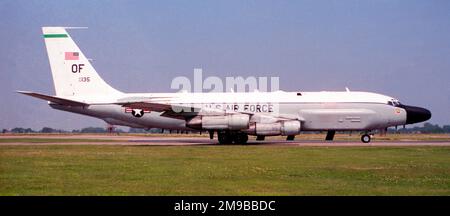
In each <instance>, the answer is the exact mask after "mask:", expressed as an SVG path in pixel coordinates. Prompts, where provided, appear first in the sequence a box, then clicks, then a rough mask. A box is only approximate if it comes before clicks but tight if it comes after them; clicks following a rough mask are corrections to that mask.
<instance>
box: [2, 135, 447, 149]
mask: <svg viewBox="0 0 450 216" xmlns="http://www.w3.org/2000/svg"><path fill="white" fill-rule="evenodd" d="M2 139H3V140H2ZM6 139H9V140H10V141H7V140H6ZM17 139H37V140H39V139H47V140H48V139H64V141H62V142H55V141H45V140H41V141H39V142H27V141H26V140H17ZM70 139H74V141H73V142H72V141H70ZM79 140H83V141H79ZM90 140H92V142H91V141H90ZM99 140H103V141H99ZM107 140H108V141H107ZM2 145H3V146H5V145H126V146H201V145H211V146H213V145H217V146H218V145H219V144H217V140H216V139H214V140H210V139H209V138H207V137H169V136H122V135H121V136H114V135H36V136H27V135H25V136H17V135H13V136H4V135H3V136H0V146H2ZM247 145H254V146H256V145H260V146H298V147H302V146H317V147H354V146H360V147H371V146H372V147H376V146H396V147H399V146H450V140H445V141H415V140H401V141H377V140H376V138H375V139H373V141H372V142H370V143H362V142H360V141H339V140H337V141H321V140H301V139H300V140H295V141H285V140H266V141H256V140H249V142H248V144H247Z"/></svg>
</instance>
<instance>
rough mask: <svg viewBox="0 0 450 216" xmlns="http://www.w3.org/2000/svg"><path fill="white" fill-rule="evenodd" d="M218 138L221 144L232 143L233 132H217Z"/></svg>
mask: <svg viewBox="0 0 450 216" xmlns="http://www.w3.org/2000/svg"><path fill="white" fill-rule="evenodd" d="M217 138H218V140H219V144H231V143H233V139H232V137H231V134H230V133H228V132H226V131H220V132H218V133H217Z"/></svg>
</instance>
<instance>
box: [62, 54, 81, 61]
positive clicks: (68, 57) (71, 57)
mask: <svg viewBox="0 0 450 216" xmlns="http://www.w3.org/2000/svg"><path fill="white" fill-rule="evenodd" d="M64 59H65V60H79V59H80V54H79V53H78V52H65V54H64Z"/></svg>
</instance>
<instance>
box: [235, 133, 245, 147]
mask: <svg viewBox="0 0 450 216" xmlns="http://www.w3.org/2000/svg"><path fill="white" fill-rule="evenodd" d="M247 141H248V135H247V134H244V133H239V134H236V135H235V136H234V143H235V144H246V143H247Z"/></svg>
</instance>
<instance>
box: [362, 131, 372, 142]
mask: <svg viewBox="0 0 450 216" xmlns="http://www.w3.org/2000/svg"><path fill="white" fill-rule="evenodd" d="M371 139H372V137H371V136H370V135H369V134H367V133H365V134H363V135H362V136H361V141H362V142H363V143H369V142H370V140H371Z"/></svg>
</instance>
